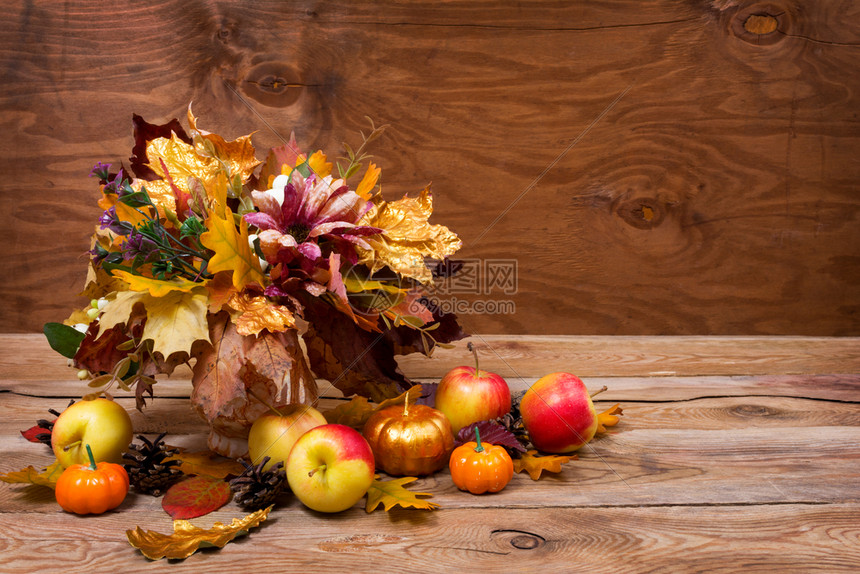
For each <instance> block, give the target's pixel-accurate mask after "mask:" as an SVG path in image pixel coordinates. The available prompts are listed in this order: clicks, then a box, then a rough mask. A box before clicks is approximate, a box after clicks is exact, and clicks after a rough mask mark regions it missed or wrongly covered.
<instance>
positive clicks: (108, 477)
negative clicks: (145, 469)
mask: <svg viewBox="0 0 860 574" xmlns="http://www.w3.org/2000/svg"><path fill="white" fill-rule="evenodd" d="M86 447H87V455H88V456H89V458H90V463H89V464H73V465H71V466H69V467H68V468H67V469H66V470H64V471H63V473H62V474H61V475H60V478H58V479H57V486H56V489H55V494H56V497H57V502H58V503H59V504H60V506H61V507H63V510H65V511H67V512H74V513H75V514H102V513H103V512H105V511H107V510H110V509H112V508H116V507H117V506H119V505H120V504H122V501H123V500H125V495H126V494H128V473H127V472H126V471H125V469H124V468H123V466H122V465H121V464H114V463H112V462H100V463H98V464H96V461H95V459H94V458H93V451H92V449H91V448H90V445H86Z"/></svg>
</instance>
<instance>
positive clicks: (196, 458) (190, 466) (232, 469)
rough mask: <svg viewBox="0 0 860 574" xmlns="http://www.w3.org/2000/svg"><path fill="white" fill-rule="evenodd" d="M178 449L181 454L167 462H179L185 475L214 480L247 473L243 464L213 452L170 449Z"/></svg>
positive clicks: (180, 468) (173, 456) (169, 458)
mask: <svg viewBox="0 0 860 574" xmlns="http://www.w3.org/2000/svg"><path fill="white" fill-rule="evenodd" d="M169 448H171V449H178V450H179V452H178V453H176V454H175V455H172V456H170V457H167V458H165V459H164V460H165V461H169V460H178V461H180V463H181V464H179V466H178V468H179V470H181V471H182V472H183V473H184V474H198V475H206V476H211V477H214V478H221V479H223V478H225V477H227V475H230V474H233V475H236V476H238V475H240V474H242V473H243V472H245V467H244V466H242V465H241V463H239V462H237V461H235V460H233V459H232V458H226V457H223V456H221V455H218V454H215V453H214V452H212V451H211V450H202V451H195V452H186V451H185V450H184V449H182V448H180V447H169Z"/></svg>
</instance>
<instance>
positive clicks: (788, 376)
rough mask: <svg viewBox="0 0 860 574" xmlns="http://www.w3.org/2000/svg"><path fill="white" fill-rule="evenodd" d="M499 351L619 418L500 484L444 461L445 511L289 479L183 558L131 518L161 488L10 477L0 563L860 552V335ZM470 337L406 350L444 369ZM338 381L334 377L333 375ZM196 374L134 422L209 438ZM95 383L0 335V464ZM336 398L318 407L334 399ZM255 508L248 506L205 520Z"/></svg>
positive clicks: (1, 468) (157, 519)
mask: <svg viewBox="0 0 860 574" xmlns="http://www.w3.org/2000/svg"><path fill="white" fill-rule="evenodd" d="M473 340H474V341H475V343H476V344H477V345H478V347H479V348H480V349H481V355H482V358H483V359H484V360H485V364H484V365H483V366H484V367H485V368H487V369H490V370H495V371H497V372H499V373H500V374H502V375H503V376H505V377H506V379H507V380H508V382H509V384H510V385H511V387H512V388H513V389H515V390H518V389H522V388H525V386H526V385H528V384H529V383H531V382H533V381H534V380H535V378H536V377H538V376H540V375H541V374H545V373H548V372H551V371H553V370H562V369H563V370H566V371H569V372H573V373H577V374H580V375H581V376H582V377H583V379H584V380H585V382H586V384H587V385H588V386H589V388H592V389H596V388H599V387H600V386H602V385H607V386H608V387H609V390H608V391H606V392H605V393H603V394H601V395H600V396H599V399H600V401H599V404H598V406H604V407H605V406H609V405H611V404H613V403H615V402H620V403H621V405H622V407H623V409H624V417H623V419H622V422H621V423H619V425H618V426H617V427H615V428H614V429H612V430H611V432H610V433H609V434H607V435H604V436H602V437H599V438H597V439H595V440H594V441H593V442H592V443H591V444H590V445H589V446H588V447H586V448H585V449H583V450H582V451H581V452H580V458H579V460H578V461H575V462H572V463H569V464H568V465H566V466H565V468H564V470H563V472H561V473H560V474H558V475H550V476H547V477H545V478H542V479H541V480H540V481H537V482H535V481H532V480H531V479H530V478H529V477H528V475H526V474H519V475H516V476H515V477H514V479H513V481H512V482H511V484H510V485H509V486H508V488H506V489H505V490H504V491H502V492H501V493H498V494H495V495H487V496H473V495H470V494H467V493H462V492H460V491H458V490H457V489H456V488H455V487H454V486H453V485H452V483H451V480H450V475H449V473H448V472H447V471H444V472H440V473H438V474H436V475H434V476H432V477H430V478H425V479H422V480H419V481H418V482H417V483H414V484H413V485H412V486H411V488H412V489H413V490H420V491H427V492H431V493H432V494H433V498H432V500H433V501H434V502H437V503H439V504H440V505H441V509H439V510H436V511H432V512H431V511H418V510H405V509H394V510H392V511H391V512H388V513H385V512H382V511H381V510H378V511H376V512H373V513H371V514H367V513H366V512H365V511H364V509H363V506H362V505H361V503H359V505H358V506H356V507H355V508H352V509H350V510H348V511H346V512H344V513H341V514H337V515H321V514H317V513H314V512H312V511H309V510H307V509H306V508H304V507H303V506H302V505H301V503H299V502H298V501H297V500H296V499H294V498H293V497H292V496H287V497H285V499H284V503H283V504H282V505H280V506H279V507H277V508H276V509H275V510H274V511H273V512H272V513H271V515H270V517H269V520H267V521H266V522H265V523H263V525H262V526H261V527H260V528H257V529H254V530H252V532H251V535H250V536H248V537H244V538H241V539H237V540H236V541H235V542H233V543H230V544H228V545H227V546H226V547H225V548H223V549H221V550H216V549H208V550H205V551H202V552H198V553H197V554H195V555H193V556H191V557H190V558H188V559H186V560H184V561H172V562H168V561H166V560H162V561H158V562H150V561H148V560H147V559H146V558H144V557H143V556H142V555H141V554H140V553H139V552H138V551H136V550H135V549H133V548H132V547H131V546H129V544H128V542H127V541H126V537H125V531H126V530H127V529H131V528H134V527H135V526H141V527H142V528H144V529H152V530H157V531H160V532H165V533H168V532H170V531H172V524H171V520H170V518H169V517H168V515H167V514H165V513H164V512H163V511H162V509H161V504H160V499H156V498H152V497H150V496H142V495H136V494H131V495H130V496H129V497H128V498H127V500H126V502H124V503H123V505H122V506H121V507H120V508H119V509H118V510H117V511H115V512H110V513H107V514H104V515H101V516H95V517H78V516H74V515H71V514H67V513H65V512H63V511H62V510H61V509H60V508H59V507H58V506H57V505H56V503H55V502H54V500H53V493H52V492H51V491H50V490H47V489H45V488H42V487H36V486H21V485H8V484H0V512H2V519H0V520H2V529H0V530H2V536H0V572H3V573H30V572H37V571H39V572H51V571H62V572H102V571H112V572H138V571H141V572H142V571H151V570H156V569H164V570H171V571H174V572H204V571H205V572H252V571H254V572H264V571H273V572H274V571H277V572H338V571H346V570H351V571H355V572H364V571H391V572H400V571H433V572H435V571H446V572H447V571H460V572H471V571H483V572H558V571H560V572H568V571H590V572H603V571H606V572H610V571H611V572H616V573H617V572H701V571H707V572H738V571H745V572H774V571H781V572H788V571H797V572H811V571H823V572H836V571H858V570H860V496H858V487H857V485H858V478H860V411H858V402H860V339H849V338H839V339H828V338H798V337H790V338H760V337H733V338H714V337H691V338H669V337H664V338H656V337H655V338H645V337H642V338H637V337H615V338H613V337H501V336H495V337H479V338H473ZM463 362H464V355H463V351H462V349H459V348H458V349H455V350H452V351H446V352H443V353H439V355H438V356H437V357H435V358H434V359H432V360H431V359H424V358H419V357H409V358H404V360H403V361H402V367H403V369H404V370H405V371H406V372H407V374H409V375H411V376H414V377H418V378H420V379H422V380H431V381H432V380H434V379H438V377H439V376H440V375H442V374H444V372H445V371H446V370H447V369H448V368H450V367H452V366H454V365H456V364H458V363H463ZM325 385H326V383H324V382H323V383H321V386H322V387H323V389H325ZM189 390H190V385H189V383H188V382H187V380H182V379H176V380H169V381H165V382H162V383H159V385H158V387H157V391H156V392H157V398H156V400H155V401H154V402H153V403H151V404H150V406H149V407H148V408H147V409H146V410H145V411H144V412H143V413H139V412H136V411H134V410H133V408H134V407H133V400H132V399H130V398H125V397H121V398H118V401H120V402H121V403H122V404H123V405H125V406H126V407H127V408H128V409H129V410H130V411H131V412H132V420H133V422H134V425H135V430H136V432H138V433H157V432H160V431H163V430H167V431H169V432H170V433H171V434H170V436H169V439H168V440H169V442H171V443H173V444H181V445H185V446H190V447H202V446H203V445H204V444H205V430H206V427H205V425H204V424H203V423H202V422H201V421H199V420H197V419H196V418H195V416H194V414H193V413H192V412H191V410H190V407H189V402H188V400H187V397H188V393H189ZM84 392H86V390H85V386H84V385H83V384H81V383H80V382H78V381H76V380H75V378H74V373H73V371H71V370H69V369H68V368H67V367H66V366H65V360H64V359H62V358H59V357H58V356H57V355H55V354H54V353H53V352H51V351H50V349H49V348H48V347H47V345H46V344H45V343H44V342H43V339H42V337H41V336H38V335H0V425H2V433H0V449H2V456H0V472H8V471H11V470H17V469H20V468H23V467H25V466H27V465H34V466H39V465H42V466H44V465H47V464H48V463H50V462H52V460H53V457H52V456H51V454H50V452H49V449H47V448H46V447H45V446H43V445H40V444H34V443H29V442H27V441H26V440H24V438H22V437H21V435H20V434H19V432H18V431H19V430H22V429H26V428H28V427H30V426H32V425H33V424H35V421H36V420H37V419H39V418H45V417H46V415H47V409H48V408H55V409H62V408H63V407H65V405H66V404H67V403H68V398H69V397H79V396H80V395H81V394H82V393H84ZM338 400H341V399H338V398H326V399H324V400H323V401H322V403H321V408H322V409H326V408H329V407H331V406H333V405H335V404H337V402H338ZM243 515H244V513H243V512H242V511H241V510H240V509H238V507H236V506H235V505H234V503H230V504H228V505H227V506H226V507H224V508H223V509H221V510H219V511H217V512H215V513H213V514H211V515H208V516H205V517H201V518H198V519H195V520H193V522H194V523H195V524H196V525H198V526H204V527H208V526H210V525H211V524H212V523H213V522H214V521H216V520H221V521H226V522H229V521H230V519H231V518H232V517H234V516H243Z"/></svg>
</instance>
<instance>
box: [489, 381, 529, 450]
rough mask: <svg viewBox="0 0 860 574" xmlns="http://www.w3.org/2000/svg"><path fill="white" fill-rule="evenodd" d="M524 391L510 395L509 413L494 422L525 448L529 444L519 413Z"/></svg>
mask: <svg viewBox="0 0 860 574" xmlns="http://www.w3.org/2000/svg"><path fill="white" fill-rule="evenodd" d="M523 395H525V391H521V392H519V393H514V394H512V395H511V411H510V412H509V413H507V414H506V415H503V416H501V417H499V418H497V419H496V422H497V423H499V424H500V425H502V426H503V427H505V429H507V430H508V431H510V432H511V433H512V434H513V435H514V436H515V437H517V440H518V441H520V443H522V445H523V446H524V447H525V446H526V445H528V443H529V435H528V432H526V427H525V425H523V416H522V414H521V413H520V402H522V400H523Z"/></svg>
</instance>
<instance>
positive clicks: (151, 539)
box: [125, 506, 272, 560]
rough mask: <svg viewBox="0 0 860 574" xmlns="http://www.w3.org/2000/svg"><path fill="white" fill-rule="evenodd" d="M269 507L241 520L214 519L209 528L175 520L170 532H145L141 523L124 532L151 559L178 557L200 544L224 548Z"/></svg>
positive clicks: (259, 519)
mask: <svg viewBox="0 0 860 574" xmlns="http://www.w3.org/2000/svg"><path fill="white" fill-rule="evenodd" d="M271 510H272V506H270V507H268V508H264V509H262V510H258V511H256V512H252V513H251V514H249V515H248V516H246V517H245V518H242V519H239V518H234V519H233V521H232V522H231V523H230V524H228V525H224V524H223V523H221V522H216V523H215V524H213V525H212V528H209V529H204V528H198V527H197V526H194V525H193V524H191V523H190V522H188V521H187V520H174V521H173V534H161V533H159V532H154V531H152V530H146V531H144V530H143V529H142V528H141V527H140V526H138V527H136V528H135V529H134V530H126V533H125V534H126V537H127V538H128V543H129V544H131V545H132V546H133V547H134V548H137V549H138V550H140V552H141V553H142V554H143V555H144V556H146V557H147V558H149V559H150V560H160V559H162V558H168V559H174V560H181V559H184V558H188V557H189V556H191V555H192V554H194V553H195V552H197V550H198V549H199V548H201V547H206V546H217V547H218V548H223V547H224V546H225V545H226V544H227V543H228V542H230V541H231V540H233V539H234V538H235V537H237V536H242V535H244V534H248V531H249V530H250V529H251V528H254V527H257V526H259V525H260V524H261V523H262V522H263V521H264V520H266V518H267V517H268V516H269V512H270V511H271Z"/></svg>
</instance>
